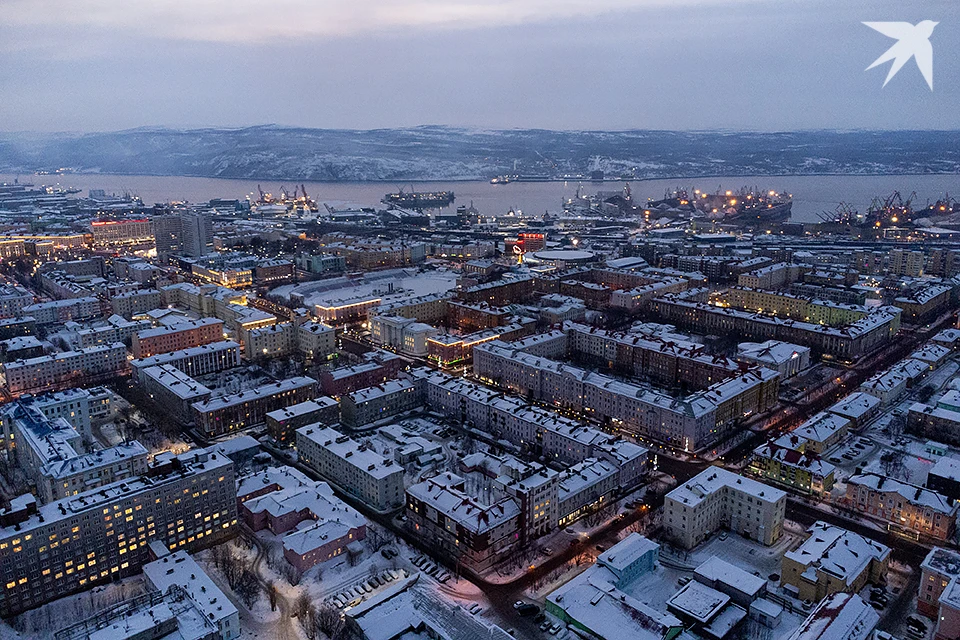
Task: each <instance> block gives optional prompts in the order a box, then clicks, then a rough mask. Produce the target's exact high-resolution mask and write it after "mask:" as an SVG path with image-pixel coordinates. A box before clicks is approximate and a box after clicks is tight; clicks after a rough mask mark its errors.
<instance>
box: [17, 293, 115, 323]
mask: <svg viewBox="0 0 960 640" xmlns="http://www.w3.org/2000/svg"><path fill="white" fill-rule="evenodd" d="M23 313H24V315H28V316H30V317H31V318H33V319H34V320H35V321H36V323H37V324H40V325H45V324H59V323H63V322H69V321H71V320H73V321H77V322H78V321H81V320H89V319H92V318H99V317H101V316H103V311H102V309H101V308H100V300H98V299H97V298H95V297H93V296H85V297H82V298H69V299H67V300H51V301H50V302H40V303H37V304H31V305H28V306H26V307H24V308H23Z"/></svg>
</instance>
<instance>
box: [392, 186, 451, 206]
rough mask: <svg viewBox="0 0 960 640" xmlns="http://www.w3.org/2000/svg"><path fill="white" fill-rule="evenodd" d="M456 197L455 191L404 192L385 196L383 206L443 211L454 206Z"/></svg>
mask: <svg viewBox="0 0 960 640" xmlns="http://www.w3.org/2000/svg"><path fill="white" fill-rule="evenodd" d="M454 200H456V196H455V195H454V193H453V191H413V190H412V189H411V190H410V191H404V190H403V189H400V190H399V191H397V192H395V193H388V194H387V195H385V196H383V200H381V202H383V204H385V205H387V206H389V207H396V208H399V209H442V208H444V207H446V206H448V205H451V204H453V202H454Z"/></svg>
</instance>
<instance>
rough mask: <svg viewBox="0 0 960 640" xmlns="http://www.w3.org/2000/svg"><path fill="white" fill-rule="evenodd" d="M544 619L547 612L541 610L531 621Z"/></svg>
mask: <svg viewBox="0 0 960 640" xmlns="http://www.w3.org/2000/svg"><path fill="white" fill-rule="evenodd" d="M546 619H547V614H545V613H544V612H543V611H541V612H540V613H538V614H537V617H535V618H534V619H533V621H534V622H537V623H539V622H543V621H544V620H546Z"/></svg>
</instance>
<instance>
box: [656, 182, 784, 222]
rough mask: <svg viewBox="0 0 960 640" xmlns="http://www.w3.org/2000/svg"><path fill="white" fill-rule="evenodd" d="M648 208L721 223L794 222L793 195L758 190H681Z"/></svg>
mask: <svg viewBox="0 0 960 640" xmlns="http://www.w3.org/2000/svg"><path fill="white" fill-rule="evenodd" d="M646 208H647V209H648V210H650V211H657V210H659V211H666V210H670V211H678V212H681V213H686V214H688V215H690V216H693V217H706V218H709V219H712V220H717V221H718V222H730V223H757V222H760V223H764V222H784V221H786V220H789V219H790V214H791V212H792V211H793V195H792V194H789V193H785V192H782V191H775V190H761V189H759V188H757V187H743V188H741V189H738V190H735V191H734V190H722V189H718V190H717V191H716V192H714V193H709V192H707V191H701V190H700V189H693V190H692V191H690V190H687V189H682V188H678V189H675V190H673V191H668V192H667V193H665V194H664V197H663V198H662V199H660V200H651V201H650V202H648V203H647V207H646Z"/></svg>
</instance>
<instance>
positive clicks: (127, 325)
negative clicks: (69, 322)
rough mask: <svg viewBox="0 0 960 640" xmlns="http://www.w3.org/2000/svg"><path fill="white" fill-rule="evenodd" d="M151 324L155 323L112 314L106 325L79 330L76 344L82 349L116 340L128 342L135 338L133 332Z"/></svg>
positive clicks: (143, 329)
mask: <svg viewBox="0 0 960 640" xmlns="http://www.w3.org/2000/svg"><path fill="white" fill-rule="evenodd" d="M151 326H153V325H151V324H150V321H149V320H125V319H124V318H122V317H120V316H118V315H112V316H110V317H109V318H107V324H106V326H103V327H91V328H89V329H80V330H79V331H77V341H76V343H75V344H76V346H78V347H80V348H81V349H82V348H86V347H96V346H98V345H103V344H113V343H115V342H122V343H124V344H127V343H128V342H131V341H132V340H133V334H135V333H137V332H138V331H146V330H147V329H149V328H150V327H151Z"/></svg>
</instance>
